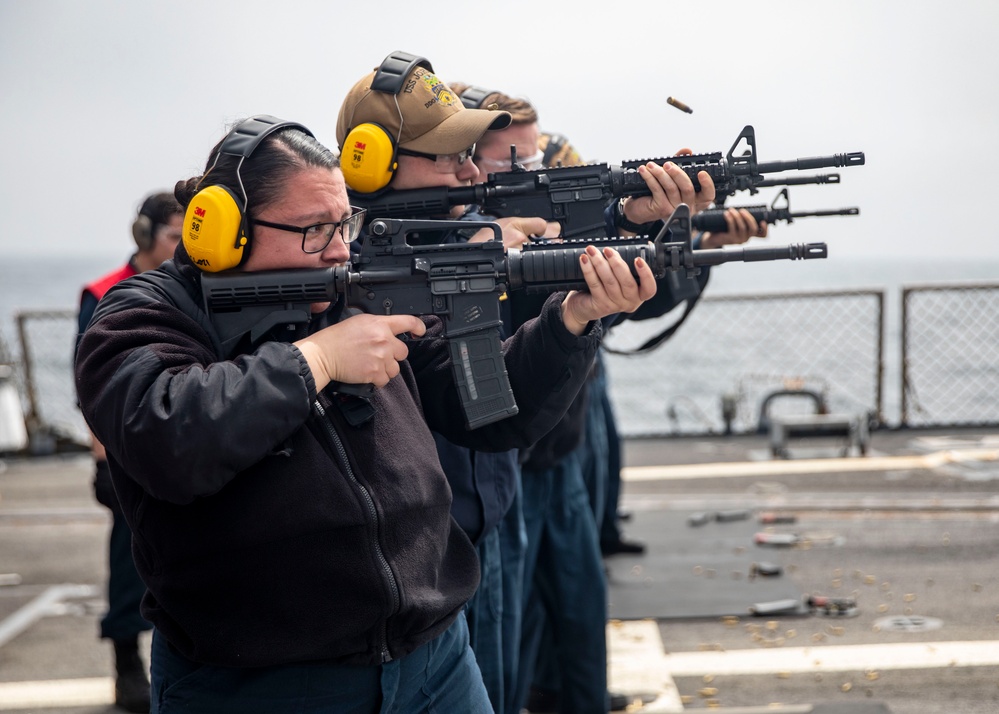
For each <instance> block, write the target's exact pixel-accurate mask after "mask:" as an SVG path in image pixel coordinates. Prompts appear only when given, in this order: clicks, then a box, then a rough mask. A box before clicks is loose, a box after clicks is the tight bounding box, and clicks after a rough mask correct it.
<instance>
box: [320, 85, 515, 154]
mask: <svg viewBox="0 0 999 714" xmlns="http://www.w3.org/2000/svg"><path fill="white" fill-rule="evenodd" d="M376 73H377V70H376V71H375V72H372V73H370V74H368V75H367V76H366V77H364V78H363V79H361V80H360V81H359V82H358V83H357V84H355V85H354V87H353V88H352V89H351V90H350V93H349V94H348V95H347V98H346V99H345V100H344V102H343V104H342V105H341V106H340V116H339V117H338V118H337V122H336V140H337V144H338V145H339V146H340V149H341V150H343V143H344V140H345V139H346V138H347V134H349V133H350V131H351V129H353V128H354V127H356V126H358V125H359V124H364V123H373V124H378V125H379V126H381V127H382V128H383V129H385V131H387V132H388V133H389V134H390V135H391V136H392V138H393V139H396V143H397V145H398V146H399V148H402V149H409V150H410V151H419V152H422V153H425V154H457V153H458V152H460V151H464V150H465V149H467V148H468V147H470V146H471V145H472V144H474V143H475V142H477V141H478V140H479V139H480V138H481V137H482V135H483V134H485V133H486V132H487V131H489V130H498V129H505V128H506V127H508V126H510V114H509V112H503V111H488V110H485V109H466V108H465V107H464V105H463V104H462V103H461V99H460V98H459V97H458V95H457V94H455V93H454V92H452V91H451V89H450V88H449V87H448V86H447V85H446V84H445V83H444V82H443V81H442V80H441V79H440V78H439V77H437V75H435V74H434V73H433V72H432V71H430V70H428V69H427V68H425V67H421V66H417V67H415V68H414V69H413V71H412V72H410V73H409V76H408V77H407V78H406V81H405V82H404V83H403V85H402V89H401V90H400V91H399V93H398V94H390V93H388V92H383V91H379V90H375V89H372V88H371V84H372V81H373V80H374V78H375V74H376Z"/></svg>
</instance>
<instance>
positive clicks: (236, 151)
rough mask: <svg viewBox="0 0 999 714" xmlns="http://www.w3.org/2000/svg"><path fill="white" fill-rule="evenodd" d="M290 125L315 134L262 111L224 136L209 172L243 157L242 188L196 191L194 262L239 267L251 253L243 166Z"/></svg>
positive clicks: (191, 240) (190, 247)
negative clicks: (222, 162) (229, 158)
mask: <svg viewBox="0 0 999 714" xmlns="http://www.w3.org/2000/svg"><path fill="white" fill-rule="evenodd" d="M288 127H294V128H295V129H300V130H301V131H304V132H305V133H306V134H308V135H309V136H314V134H313V133H312V132H311V131H309V130H308V129H306V128H305V127H304V126H302V125H301V124H299V123H297V122H291V121H282V120H280V119H278V118H276V117H272V116H269V115H267V114H261V115H258V116H255V117H251V118H249V119H246V120H245V121H242V122H240V123H239V124H237V125H236V126H235V127H234V128H233V129H232V131H230V132H229V133H228V134H227V135H226V137H225V139H223V140H222V145H221V146H220V147H219V150H218V153H217V154H216V155H215V162H214V163H213V164H212V167H211V168H210V169H208V171H206V172H205V176H206V177H207V176H208V174H210V173H211V172H212V169H214V168H215V166H216V165H217V164H218V162H219V159H220V158H221V157H222V156H223V155H225V156H235V157H237V158H238V159H239V165H238V166H237V167H236V179H237V181H239V192H238V193H237V192H236V191H234V190H233V189H230V188H229V187H228V186H223V185H221V184H216V185H212V186H206V187H205V188H203V189H201V190H200V191H198V192H197V193H196V194H194V197H193V198H191V201H190V203H188V204H187V212H186V213H185V215H184V229H183V240H184V248H185V249H186V250H187V254H188V255H189V256H191V260H192V261H194V264H195V265H197V266H198V267H199V268H201V269H202V270H204V271H205V272H208V273H217V272H219V271H221V270H228V269H229V268H235V267H236V266H237V265H239V264H240V263H242V262H243V261H244V260H245V259H246V256H247V255H248V254H249V251H250V238H249V230H248V227H247V217H246V191H245V190H244V189H243V179H242V177H241V176H240V175H239V170H240V168H241V167H242V166H243V162H244V161H245V160H246V159H248V158H249V157H250V155H251V154H252V153H253V152H254V151H255V150H256V148H257V147H258V146H260V144H261V143H262V142H263V140H264V139H266V138H267V137H268V136H270V135H271V134H273V133H274V132H276V131H279V130H281V129H287V128H288ZM136 240H138V239H136Z"/></svg>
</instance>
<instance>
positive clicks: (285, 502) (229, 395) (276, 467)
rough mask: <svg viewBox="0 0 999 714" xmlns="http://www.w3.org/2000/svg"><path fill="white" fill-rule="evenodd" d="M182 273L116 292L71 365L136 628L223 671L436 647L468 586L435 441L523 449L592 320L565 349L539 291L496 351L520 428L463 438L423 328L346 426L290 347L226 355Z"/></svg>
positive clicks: (574, 385)
mask: <svg viewBox="0 0 999 714" xmlns="http://www.w3.org/2000/svg"><path fill="white" fill-rule="evenodd" d="M185 258H186V256H185V255H184V253H183V250H182V249H181V250H179V251H178V257H177V259H176V260H175V261H168V262H167V263H165V264H164V265H163V266H162V267H161V268H159V269H157V270H154V271H149V272H147V273H143V274H142V275H138V276H135V277H134V278H129V279H127V280H124V281H122V282H121V283H119V284H118V285H116V286H115V287H114V288H113V289H112V290H110V291H109V292H108V293H107V295H106V296H105V297H104V299H103V300H102V301H101V303H100V305H99V306H98V309H97V312H96V314H95V316H94V319H93V321H92V322H91V323H90V326H89V327H88V329H87V331H86V333H85V334H84V336H83V338H82V340H81V342H80V348H79V353H78V358H77V362H76V380H77V389H78V393H79V395H80V403H81V407H82V410H83V413H84V416H85V417H86V420H87V422H88V424H89V425H90V427H91V429H92V430H93V432H94V433H95V434H96V436H97V438H98V439H100V441H101V442H102V443H103V444H104V445H105V446H106V447H107V451H108V457H109V463H110V466H111V472H112V479H113V481H114V486H115V489H116V491H117V493H118V497H119V500H120V501H121V504H122V507H123V510H124V513H125V516H126V519H127V521H128V523H129V526H130V527H131V529H132V533H133V552H134V556H135V561H136V566H137V568H138V570H139V573H140V575H141V576H142V578H143V580H144V581H145V583H146V586H147V594H146V597H145V599H144V601H143V608H142V609H143V614H144V615H145V617H147V618H148V619H149V620H150V621H151V622H153V624H154V625H155V626H156V627H157V629H158V630H159V631H160V632H161V633H162V634H163V635H164V636H165V637H166V638H167V640H168V641H169V642H170V643H171V644H172V645H173V646H174V647H176V648H177V649H178V650H179V651H180V652H181V653H182V654H183V655H184V656H186V657H188V658H190V659H192V660H194V661H197V662H203V663H209V664H216V665H228V666H273V665H280V664H283V663H288V662H300V661H308V660H333V661H336V662H341V663H350V664H364V665H371V664H378V663H380V662H384V661H388V660H389V659H394V658H398V657H401V656H403V655H405V654H407V653H409V652H411V651H413V650H414V649H415V648H417V647H419V646H420V645H422V644H423V643H425V642H427V641H429V640H430V639H432V638H434V637H436V636H437V635H439V634H440V633H441V632H443V631H444V630H445V629H446V628H447V627H448V626H449V625H450V624H451V623H452V622H453V621H454V619H455V617H457V614H458V612H459V611H460V609H461V607H462V606H463V604H464V603H465V601H466V600H467V599H468V598H469V597H470V596H471V595H472V593H473V592H474V590H475V588H476V586H477V584H478V577H479V573H478V562H477V560H476V556H475V551H474V549H473V547H472V545H471V543H470V542H469V540H468V538H467V537H466V535H465V534H464V533H463V532H462V531H461V529H460V528H458V527H457V525H456V524H455V522H454V520H453V519H452V518H451V516H450V515H449V510H450V505H451V493H450V490H449V487H448V484H447V481H446V479H445V477H444V473H443V472H442V469H441V466H440V462H439V460H438V457H437V453H436V449H435V446H434V440H433V438H431V434H430V430H431V429H433V430H434V431H437V432H439V433H441V434H443V435H445V436H446V437H447V438H448V439H450V440H452V441H454V442H455V443H459V444H464V445H467V446H469V447H470V448H475V449H478V450H483V451H488V450H506V449H511V448H522V447H525V446H527V445H528V444H530V443H532V442H533V441H535V440H536V439H537V438H538V436H539V435H540V434H544V433H545V432H547V431H548V430H549V429H551V428H552V427H553V426H554V425H555V424H556V423H557V422H558V420H559V419H560V418H561V416H562V414H563V413H564V412H565V410H566V408H567V407H568V406H569V404H570V403H571V402H572V400H573V398H574V396H575V395H576V393H577V391H578V390H579V388H580V385H581V384H582V383H583V381H584V379H585V377H586V374H587V372H588V370H589V368H590V365H591V363H592V360H593V358H594V355H595V352H596V349H597V346H598V344H599V340H600V332H601V328H600V325H599V323H594V324H593V325H592V326H591V329H590V331H589V332H588V333H587V334H586V335H584V336H583V337H576V336H574V335H572V334H571V333H569V332H568V331H567V330H566V329H565V327H564V325H563V324H562V322H561V317H560V311H559V304H560V302H561V299H562V298H563V297H564V294H556V295H553V296H552V297H551V299H550V300H549V301H548V303H547V304H546V305H545V308H544V310H543V311H542V313H541V315H540V317H539V318H538V319H537V320H532V321H530V322H528V323H526V324H525V325H524V326H523V327H522V328H521V329H520V330H519V331H518V332H517V333H516V334H515V335H513V336H512V337H511V338H509V339H508V340H506V341H505V342H504V355H505V360H506V364H507V369H508V372H509V375H510V383H511V386H512V388H513V392H514V396H515V397H516V399H517V403H518V406H519V407H520V413H519V414H518V415H517V416H515V417H511V418H509V419H506V420H503V421H501V422H498V423H495V424H492V425H489V426H487V427H483V428H481V429H477V430H474V431H468V430H466V429H465V428H464V426H463V423H462V419H461V417H460V414H461V411H460V407H459V401H458V396H457V392H456V390H455V388H454V383H453V380H452V377H451V365H450V361H449V352H448V349H447V345H446V343H445V341H444V340H443V338H442V336H441V335H442V329H441V324H440V322H439V321H438V320H437V319H436V318H425V321H426V323H427V327H428V330H427V335H426V337H425V338H423V339H421V340H418V341H414V342H412V343H411V344H410V354H409V358H408V359H407V360H406V361H405V362H403V363H402V365H401V366H402V372H401V374H400V375H399V376H398V377H396V378H395V379H393V380H391V382H390V383H389V384H388V385H387V386H385V387H383V388H381V389H378V390H376V391H375V395H374V397H373V398H372V401H371V404H372V406H373V408H374V416H373V417H372V418H371V419H370V420H369V421H367V422H365V423H364V424H362V425H361V426H358V427H354V426H350V425H349V424H348V422H347V421H346V419H345V417H344V414H343V410H342V409H341V400H342V397H340V396H339V395H336V394H333V393H329V390H324V391H323V392H321V393H319V394H317V393H316V390H315V384H314V382H313V379H312V375H311V372H310V370H309V367H308V365H307V363H306V362H305V359H304V358H303V356H302V354H301V353H300V352H299V351H298V349H297V348H296V347H295V346H294V345H292V344H290V343H287V342H277V341H269V342H265V343H264V344H262V345H261V346H260V347H258V348H257V349H255V350H253V351H252V352H248V353H246V354H241V355H239V356H237V357H235V358H233V359H229V360H226V359H223V358H222V357H221V356H220V348H219V344H218V337H217V335H216V334H215V331H214V329H213V327H212V324H211V321H210V320H209V318H208V316H207V315H206V313H205V312H204V310H203V309H202V308H201V304H202V300H201V295H200V287H199V285H200V281H199V277H198V276H199V274H198V271H197V269H196V268H194V267H193V266H192V265H190V264H189V262H188V261H187V260H186V259H185ZM335 319H336V314H335V313H332V312H331V313H327V314H325V315H324V316H323V317H322V318H320V319H319V320H317V321H316V322H317V324H316V325H315V326H314V328H313V329H317V328H318V327H321V326H322V325H323V324H325V323H326V322H329V321H335Z"/></svg>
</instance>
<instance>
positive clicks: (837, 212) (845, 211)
mask: <svg viewBox="0 0 999 714" xmlns="http://www.w3.org/2000/svg"><path fill="white" fill-rule="evenodd" d="M859 215H860V209H859V208H839V209H829V210H826V211H801V212H800V213H799V212H795V213H792V214H791V218H807V217H809V216H859Z"/></svg>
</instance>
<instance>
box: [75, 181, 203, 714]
mask: <svg viewBox="0 0 999 714" xmlns="http://www.w3.org/2000/svg"><path fill="white" fill-rule="evenodd" d="M183 221H184V209H183V208H182V207H181V205H180V204H179V203H178V202H177V199H176V198H174V195H173V193H166V192H162V193H153V194H151V195H150V196H148V197H147V198H146V199H145V200H144V201H143V202H142V205H141V206H140V207H139V212H138V215H137V216H136V218H135V221H134V222H133V223H132V237H133V238H134V239H135V245H136V251H135V253H133V254H132V257H130V258H129V259H128V262H127V263H125V265H123V266H121V267H120V268H117V269H115V270H113V271H111V272H110V273H108V274H107V275H104V276H103V277H101V278H98V279H97V280H94V281H93V282H91V283H89V284H88V285H86V286H85V287H84V288H83V291H82V293H81V295H80V310H79V332H78V333H77V346H79V341H80V337H81V336H82V335H83V332H84V330H85V329H86V328H87V325H88V324H89V322H90V318H91V317H92V316H93V314H94V310H95V309H96V308H97V303H98V302H99V301H100V299H101V298H102V297H103V296H104V293H106V292H107V291H108V290H110V289H111V286H113V285H115V284H116V283H118V282H120V281H122V280H124V279H126V278H129V277H131V276H133V275H138V274H139V273H143V272H145V271H147V270H152V269H153V268H157V267H159V266H160V264H161V263H163V261H165V260H168V259H170V258H172V257H173V254H174V251H175V250H176V249H177V244H178V243H179V242H180V237H181V225H182V223H183ZM91 453H92V454H93V456H94V463H95V475H94V494H95V496H96V497H97V500H98V501H99V502H100V503H101V504H102V505H104V506H106V507H107V508H108V509H110V511H111V514H112V522H111V523H112V525H111V537H110V542H109V561H108V570H109V577H108V611H107V613H106V614H105V615H104V617H103V618H102V619H101V638H104V639H109V640H111V641H112V643H113V644H114V654H115V670H116V673H117V676H116V678H115V704H116V705H117V706H118V707H120V708H121V709H124V710H125V711H129V712H148V711H149V680H148V678H147V677H146V669H145V665H143V663H142V658H141V657H140V656H139V633H141V632H144V631H146V630H149V629H151V628H152V625H150V623H149V622H148V621H147V620H146V619H145V618H143V617H142V615H141V614H140V613H139V602H140V601H141V600H142V595H143V593H144V592H145V590H146V586H145V584H144V583H143V582H142V580H141V579H140V578H139V574H138V573H137V572H136V570H135V563H134V562H133V560H132V532H131V531H130V530H129V527H128V524H127V523H126V522H125V517H124V514H122V512H121V506H120V505H119V504H118V499H117V497H116V496H115V492H114V488H113V486H112V485H111V474H110V471H109V469H108V462H107V457H106V456H105V454H104V446H103V445H102V444H101V443H100V442H99V441H98V440H97V439H95V438H93V435H91Z"/></svg>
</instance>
